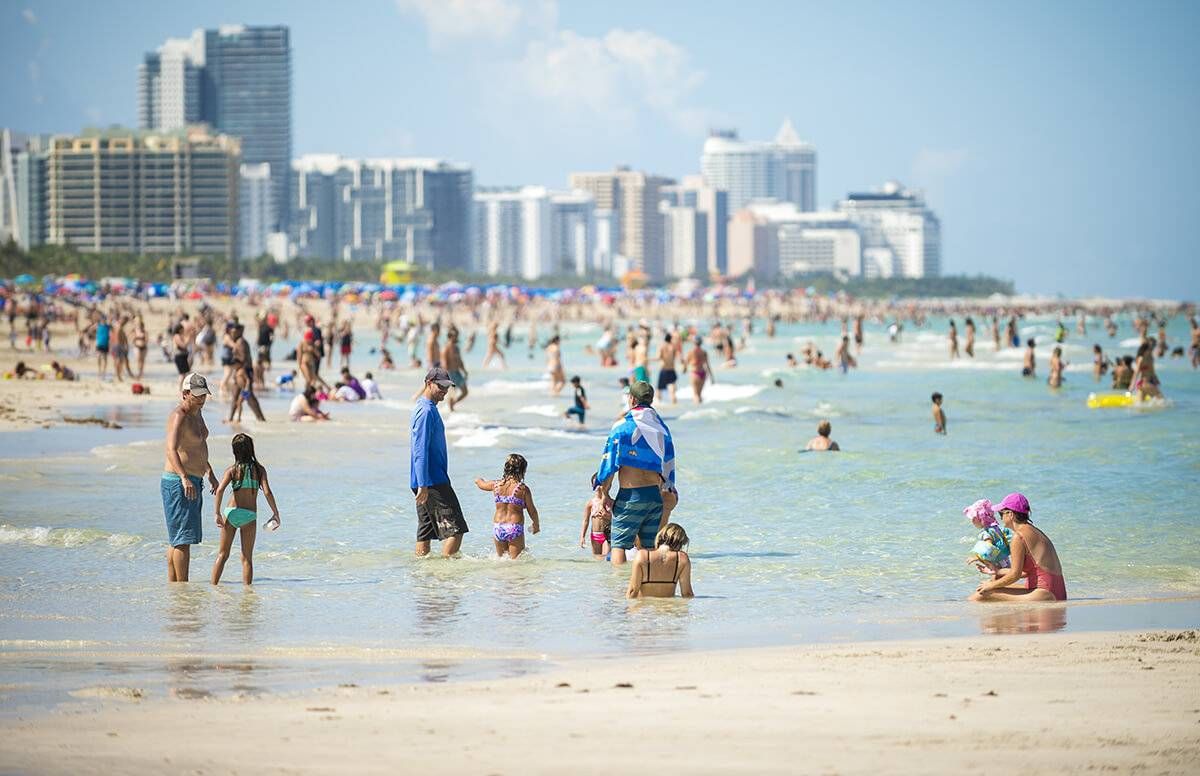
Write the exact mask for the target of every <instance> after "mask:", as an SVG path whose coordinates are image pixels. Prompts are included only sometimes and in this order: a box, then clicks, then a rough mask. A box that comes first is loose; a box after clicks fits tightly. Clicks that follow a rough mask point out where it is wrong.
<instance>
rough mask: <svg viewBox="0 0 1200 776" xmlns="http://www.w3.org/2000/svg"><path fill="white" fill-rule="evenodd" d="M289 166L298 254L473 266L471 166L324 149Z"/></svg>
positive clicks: (293, 232)
mask: <svg viewBox="0 0 1200 776" xmlns="http://www.w3.org/2000/svg"><path fill="white" fill-rule="evenodd" d="M292 168H293V176H294V178H295V184H294V185H293V186H292V195H293V198H292V208H293V209H294V211H295V212H296V218H295V220H294V221H293V224H292V229H291V235H292V243H293V246H294V248H295V252H296V255H298V256H301V257H303V258H336V259H342V260H344V261H355V260H380V259H403V260H406V261H410V262H412V263H414V264H419V265H421V266H424V267H428V268H430V269H458V270H465V269H470V268H471V262H472V255H473V253H474V251H473V247H474V244H473V241H472V238H471V235H472V232H473V231H474V229H473V227H474V218H473V215H472V198H471V193H472V191H473V189H474V176H473V173H472V172H471V168H469V167H466V166H463V165H458V164H453V163H450V162H445V161H442V160H438V159H367V160H354V159H344V158H342V157H340V156H336V155H329V154H315V155H310V156H304V157H301V158H299V159H297V160H296V161H295V162H294V163H293V165H292Z"/></svg>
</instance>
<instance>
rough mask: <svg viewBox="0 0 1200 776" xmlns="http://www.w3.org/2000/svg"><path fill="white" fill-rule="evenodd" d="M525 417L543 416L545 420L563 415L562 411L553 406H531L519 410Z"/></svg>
mask: <svg viewBox="0 0 1200 776" xmlns="http://www.w3.org/2000/svg"><path fill="white" fill-rule="evenodd" d="M517 412H520V413H522V414H524V415H541V416H542V417H543V418H557V417H559V416H560V415H562V410H560V409H559V408H558V407H556V406H554V405H553V404H530V405H529V406H527V407H522V408H521V409H519V410H517Z"/></svg>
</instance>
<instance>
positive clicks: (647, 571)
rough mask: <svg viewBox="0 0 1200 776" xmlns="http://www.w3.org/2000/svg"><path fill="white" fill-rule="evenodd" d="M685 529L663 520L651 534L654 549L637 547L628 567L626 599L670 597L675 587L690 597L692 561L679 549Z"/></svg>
mask: <svg viewBox="0 0 1200 776" xmlns="http://www.w3.org/2000/svg"><path fill="white" fill-rule="evenodd" d="M687 544H688V535H687V532H686V531H684V530H683V526H681V525H679V524H678V523H667V525H666V526H665V527H664V528H662V529H661V530H660V531H659V532H658V535H657V536H655V537H654V550H653V551H651V550H638V553H637V556H636V557H635V558H634V560H633V568H631V569H630V570H629V590H628V591H627V592H626V593H625V597H626V598H674V597H675V588H676V587H678V588H679V594H680V595H681V596H683V597H684V598H692V597H693V596H695V593H694V592H692V561H691V559H690V558H689V557H688V554H687V553H686V552H684V551H683V548H684V547H686V546H687Z"/></svg>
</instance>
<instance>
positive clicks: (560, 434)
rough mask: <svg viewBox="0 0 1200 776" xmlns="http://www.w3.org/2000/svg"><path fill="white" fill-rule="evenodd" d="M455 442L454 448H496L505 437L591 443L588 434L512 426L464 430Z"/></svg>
mask: <svg viewBox="0 0 1200 776" xmlns="http://www.w3.org/2000/svg"><path fill="white" fill-rule="evenodd" d="M457 433H460V434H461V435H459V436H457V437H456V439H455V440H454V447H496V446H498V445H499V444H500V441H501V440H502V439H504V438H505V437H509V438H513V437H515V438H517V439H571V440H575V441H578V440H583V441H589V438H588V435H587V434H581V433H580V432H579V431H567V430H565V429H557V428H542V427H540V426H530V427H528V428H513V427H511V426H482V427H478V428H473V429H463V430H462V431H460V432H457Z"/></svg>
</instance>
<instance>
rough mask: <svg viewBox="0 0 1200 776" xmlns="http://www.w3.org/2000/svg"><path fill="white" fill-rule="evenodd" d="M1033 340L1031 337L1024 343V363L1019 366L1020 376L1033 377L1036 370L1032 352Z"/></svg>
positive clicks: (1035, 360)
mask: <svg viewBox="0 0 1200 776" xmlns="http://www.w3.org/2000/svg"><path fill="white" fill-rule="evenodd" d="M1033 347H1034V340H1033V338H1032V337H1030V338H1029V341H1028V342H1026V343H1025V364H1024V366H1022V367H1021V376H1022V377H1033V376H1034V373H1035V372H1036V371H1037V357H1036V356H1035V355H1034V353H1033Z"/></svg>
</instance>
